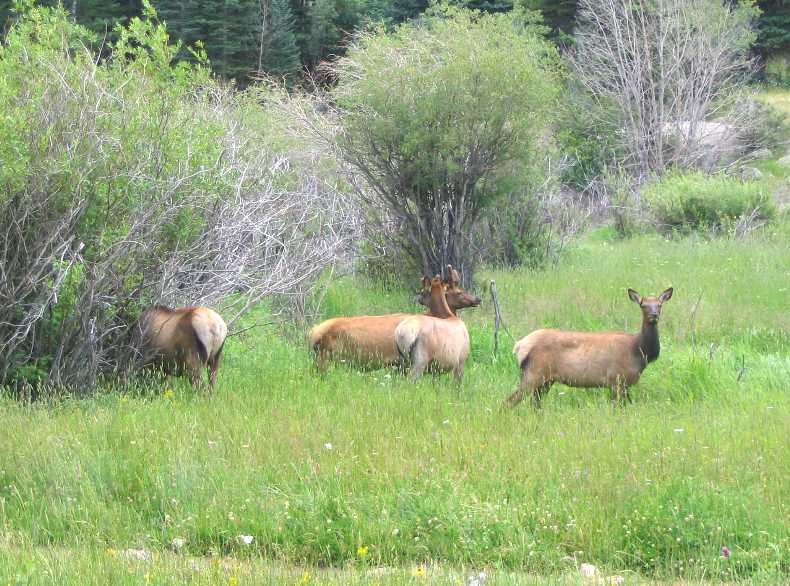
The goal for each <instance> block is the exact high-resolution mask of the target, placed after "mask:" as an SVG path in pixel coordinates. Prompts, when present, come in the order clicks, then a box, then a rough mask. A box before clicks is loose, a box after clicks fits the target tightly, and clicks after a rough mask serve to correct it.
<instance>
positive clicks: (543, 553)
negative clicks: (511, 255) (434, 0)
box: [0, 220, 790, 584]
mask: <svg viewBox="0 0 790 586" xmlns="http://www.w3.org/2000/svg"><path fill="white" fill-rule="evenodd" d="M788 246H790V229H788V223H787V221H786V220H785V221H784V222H783V223H781V224H779V225H776V226H774V227H771V228H768V229H766V230H764V231H763V232H761V233H759V234H756V235H754V236H752V237H750V238H748V239H745V240H737V241H736V240H729V239H712V240H707V239H702V238H685V239H678V240H665V239H663V238H661V237H659V236H655V235H653V236H642V237H639V238H637V239H632V240H629V241H620V240H616V239H614V238H612V237H611V235H610V231H609V230H608V229H607V228H602V229H598V230H597V231H594V232H592V233H591V234H589V235H588V236H587V237H585V238H584V239H583V240H582V241H581V242H579V243H578V244H577V245H575V246H574V247H573V248H572V249H571V250H570V251H569V253H568V254H567V255H566V256H565V258H564V259H563V260H562V261H561V262H560V263H559V264H558V265H557V266H556V267H552V268H549V269H546V270H543V271H535V272H532V271H527V270H519V271H512V272H505V271H496V272H485V271H484V272H482V273H481V274H480V275H479V280H480V282H481V283H487V282H488V280H489V279H491V278H493V279H495V280H496V282H497V287H498V290H499V295H500V298H501V302H502V309H503V313H504V317H505V320H506V325H507V328H508V331H509V332H510V333H511V334H512V335H513V336H516V337H520V336H521V335H524V334H526V333H527V332H529V331H531V330H532V329H534V328H537V327H541V326H552V327H563V328H576V329H584V330H597V329H627V330H635V329H636V328H637V327H638V325H639V320H640V312H639V309H638V308H637V307H636V306H635V305H634V304H633V303H632V302H631V301H629V299H628V297H627V295H626V288H627V287H629V286H631V287H634V288H636V289H637V290H638V291H639V292H640V293H643V294H656V293H657V292H659V291H661V290H663V289H664V288H666V287H667V286H669V285H672V286H674V287H675V295H674V296H673V298H672V299H671V300H670V301H669V302H667V304H666V305H665V307H664V311H663V313H662V319H661V324H660V329H661V342H662V353H661V357H660V359H659V360H658V362H656V363H654V364H652V365H651V366H649V367H648V369H647V370H646V372H645V373H644V375H643V377H642V379H641V381H640V383H639V385H638V386H637V387H635V388H634V390H633V391H632V396H633V399H634V403H633V405H630V406H628V407H626V408H617V407H614V406H612V405H611V403H610V401H609V399H608V392H607V391H605V390H600V391H596V390H588V391H585V390H576V389H569V388H566V387H563V386H561V385H555V386H554V387H553V388H552V390H551V392H550V393H549V395H548V396H547V397H546V399H545V400H544V408H543V409H542V411H541V412H535V411H533V410H532V408H531V406H530V405H529V403H528V402H527V401H525V402H524V403H522V405H521V406H520V407H519V408H517V409H515V410H506V409H503V408H502V400H503V399H504V398H505V397H506V396H507V394H509V393H510V392H512V390H513V389H514V388H515V385H516V383H517V381H518V376H519V369H518V367H517V366H516V364H515V361H514V360H513V358H512V356H511V354H510V350H511V347H512V339H511V338H510V337H509V334H508V333H506V332H503V333H502V334H501V337H502V341H501V347H500V349H499V352H498V353H497V354H494V351H493V309H492V305H491V303H490V299H489V296H488V294H487V292H485V291H484V290H483V287H481V290H480V293H481V294H482V296H483V297H484V303H483V305H482V306H481V307H480V308H478V309H473V310H467V311H466V313H464V314H463V317H464V319H465V320H466V322H467V324H468V326H469V329H470V335H471V339H472V346H473V350H472V355H471V357H470V359H469V361H468V362H467V369H466V378H465V381H464V384H463V387H462V388H461V389H457V388H456V387H455V386H454V385H453V383H452V380H451V377H450V376H436V377H432V376H426V377H424V378H423V379H422V380H420V381H419V382H418V383H417V384H416V385H411V384H409V383H408V381H407V380H406V379H404V378H403V377H402V376H400V375H399V374H398V373H397V372H396V371H395V370H391V371H388V370H381V371H374V372H358V371H356V370H353V369H350V368H347V367H345V366H344V365H339V366H337V367H334V368H333V369H331V370H330V372H329V373H327V374H326V375H325V376H324V377H323V378H320V377H318V376H316V374H315V373H314V372H313V371H312V369H311V355H310V352H309V351H308V349H307V347H306V344H305V343H304V342H303V341H302V338H301V334H299V333H291V334H283V333H281V332H279V331H277V330H276V329H274V328H273V327H271V326H268V327H261V328H256V329H252V330H249V331H248V332H246V333H244V334H242V335H241V336H238V337H233V338H230V339H229V341H228V343H227V346H226V353H225V357H224V364H223V367H222V369H221V370H220V376H219V382H218V386H217V389H216V392H215V393H214V394H213V395H207V394H202V393H196V392H193V391H192V390H191V389H190V388H189V387H188V385H187V384H185V382H183V381H175V382H174V383H173V384H172V386H166V387H164V388H162V389H160V390H159V392H157V393H141V392H136V391H135V390H133V389H121V390H113V391H107V392H105V393H101V394H99V395H98V396H97V397H95V398H93V399H88V400H68V399H66V400H64V399H60V400H57V401H50V402H48V401H42V402H38V403H34V404H31V405H25V404H21V403H19V402H17V401H14V400H11V399H6V400H3V401H2V403H1V404H0V450H2V454H3V457H2V460H1V461H0V462H1V464H0V523H1V524H2V525H1V526H0V584H5V583H11V584H49V583H74V584H107V583H115V584H126V583H129V584H139V583H157V584H160V583H162V584H164V583H180V582H183V581H192V582H194V583H207V584H218V583H228V584H241V583H268V582H273V583H285V584H288V583H294V584H295V583H305V582H312V583H337V584H345V583H374V582H379V583H386V584H400V583H404V584H408V583H418V582H420V581H422V582H426V583H436V584H444V583H446V584H453V583H459V580H461V579H462V578H463V577H464V576H467V575H471V574H474V573H478V572H480V571H485V572H487V574H488V575H489V579H488V581H487V582H486V583H487V584H514V583H523V584H533V583H563V582H566V583H575V582H576V581H577V576H578V573H577V571H576V567H577V566H578V565H579V564H581V563H582V562H586V563H592V564H595V565H596V566H597V567H599V568H600V569H601V571H602V572H603V574H604V575H606V576H610V575H614V574H617V575H620V576H623V577H624V578H625V579H626V581H627V582H632V583H636V582H641V581H643V580H666V579H683V580H688V581H691V582H695V581H698V582H708V581H710V582H715V581H719V580H728V581H735V580H741V579H744V580H750V581H755V582H761V583H780V582H782V581H784V580H787V579H788V578H789V577H790V498H789V495H790V444H789V443H788V430H790V394H788V388H789V386H788V380H789V379H790V291H789V290H788V289H790V255H789V254H788ZM410 297H411V296H410V295H409V294H407V293H406V292H402V291H389V292H388V291H382V290H378V289H377V288H376V287H375V286H373V285H371V284H366V283H364V282H360V281H352V280H350V279H348V278H346V279H340V280H337V281H335V282H334V283H333V284H332V286H331V288H330V290H329V291H328V293H327V294H326V296H325V298H324V300H323V303H322V311H323V314H324V316H331V315H351V314H365V313H368V314H376V313H383V312H391V311H395V310H411V311H419V309H420V308H418V307H416V306H413V305H411V304H410ZM256 318H258V319H260V318H261V315H258V316H252V317H251V319H256ZM240 536H250V537H252V541H251V542H250V543H249V544H246V543H245V542H244V541H245V539H244V538H243V537H240ZM174 540H176V541H174ZM181 540H183V544H182V541H181ZM246 541H250V540H249V537H248V538H247V539H246ZM174 544H175V545H174ZM722 547H727V548H728V549H729V550H730V552H731V555H730V557H729V558H725V557H723V556H722V555H721V551H722ZM132 549H134V550H144V553H139V552H138V553H137V554H136V553H134V552H130V551H129V550H132ZM137 555H140V556H142V557H145V558H148V557H149V556H150V558H151V559H145V560H139V559H137V557H136V556H137Z"/></svg>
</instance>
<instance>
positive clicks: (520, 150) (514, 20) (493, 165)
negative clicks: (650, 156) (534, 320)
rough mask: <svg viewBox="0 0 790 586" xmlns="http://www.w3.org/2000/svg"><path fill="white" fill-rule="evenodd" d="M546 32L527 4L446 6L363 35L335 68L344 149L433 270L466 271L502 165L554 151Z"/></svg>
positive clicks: (497, 191)
mask: <svg viewBox="0 0 790 586" xmlns="http://www.w3.org/2000/svg"><path fill="white" fill-rule="evenodd" d="M544 32H545V31H544V28H543V27H542V26H540V25H538V24H537V23H536V21H535V20H534V17H532V16H530V15H528V14H526V13H522V12H516V11H514V12H512V13H508V14H493V15H492V14H480V13H477V12H473V11H469V10H462V9H457V8H452V7H450V6H447V5H438V6H436V7H434V9H432V11H430V12H429V13H428V15H427V16H426V17H425V18H424V19H422V20H421V21H420V23H418V24H409V25H402V26H400V27H398V28H397V29H396V30H395V31H393V32H388V31H387V30H385V29H383V28H381V29H377V30H375V31H374V32H372V33H369V34H366V35H363V36H360V37H359V38H358V39H357V42H356V43H354V44H353V45H352V46H351V47H349V50H348V56H347V57H345V58H343V59H341V60H339V61H338V62H337V64H336V65H334V66H333V68H332V69H333V73H334V75H336V76H337V79H338V85H337V86H336V88H334V90H333V92H332V97H333V99H334V103H336V104H337V105H338V106H339V110H338V115H339V121H340V125H341V127H342V132H341V134H340V136H339V141H338V145H339V146H338V150H339V154H340V156H341V157H342V158H343V160H344V161H345V162H346V163H347V164H348V165H349V166H350V167H351V168H352V169H353V170H354V171H355V172H356V174H357V175H358V176H361V177H362V178H364V179H365V181H366V183H367V186H368V189H366V190H361V191H362V194H363V195H364V196H366V197H368V198H369V199H368V204H369V207H370V209H371V210H374V211H375V212H380V216H379V220H380V221H381V223H384V224H386V223H389V222H392V220H393V219H395V220H396V221H397V223H398V225H399V227H400V230H401V232H402V234H403V235H404V238H402V239H399V241H398V242H403V243H406V244H407V248H406V249H405V250H403V249H401V250H400V254H404V255H408V256H412V257H414V258H416V259H417V260H418V263H419V264H420V265H421V266H422V268H423V270H424V271H425V272H426V273H430V274H433V273H437V272H440V271H441V270H442V267H443V266H444V265H446V264H448V263H449V264H453V265H454V266H456V267H459V268H462V269H463V271H462V272H463V274H464V278H465V279H468V278H469V275H470V273H471V268H472V265H473V263H474V261H475V260H476V259H475V258H474V257H473V255H471V254H470V253H469V247H468V246H467V243H466V242H465V238H466V235H467V234H469V233H470V231H471V229H472V228H473V226H474V225H475V223H476V221H477V220H478V219H479V218H480V216H481V213H482V212H483V210H484V209H485V208H486V207H488V206H492V205H494V204H496V202H497V201H498V199H499V198H500V197H501V196H503V195H504V194H506V193H508V192H509V186H508V185H505V183H504V182H503V181H500V179H501V178H502V177H504V176H505V173H504V172H503V170H506V169H509V168H510V167H511V166H515V167H517V168H519V169H521V168H525V167H527V166H530V165H532V164H533V163H534V162H535V161H537V160H542V158H543V156H544V151H545V148H544V145H543V144H542V142H541V141H542V139H544V138H545V136H546V134H547V129H548V127H549V124H550V121H551V120H552V119H553V117H554V116H555V115H556V110H557V97H558V94H559V86H558V83H557V78H558V73H559V69H560V64H559V58H558V55H557V52H556V50H555V49H554V48H553V47H552V46H551V45H550V44H549V43H548V42H547V41H546V40H545V38H544V37H543V33H544ZM398 242H396V243H394V244H393V248H395V247H396V246H397V245H398Z"/></svg>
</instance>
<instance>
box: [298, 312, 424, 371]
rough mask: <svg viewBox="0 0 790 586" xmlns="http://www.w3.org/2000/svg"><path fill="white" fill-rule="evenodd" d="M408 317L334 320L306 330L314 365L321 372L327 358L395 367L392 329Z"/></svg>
mask: <svg viewBox="0 0 790 586" xmlns="http://www.w3.org/2000/svg"><path fill="white" fill-rule="evenodd" d="M409 315H410V314H408V313H393V314H390V315H376V316H371V315H362V316H358V317H336V318H333V319H328V320H326V321H325V322H322V323H320V324H318V325H317V326H315V327H314V328H313V329H312V330H311V331H310V345H311V346H312V347H313V348H314V349H315V351H316V366H317V367H318V369H319V370H323V369H325V368H326V363H327V360H328V359H330V358H332V359H334V360H339V361H343V360H345V361H348V362H351V363H353V364H357V365H362V366H367V367H372V368H375V367H381V366H386V365H389V364H397V363H398V361H399V355H398V350H397V348H396V347H395V328H396V327H398V324H399V323H400V322H402V321H403V320H404V319H405V318H407V317H409Z"/></svg>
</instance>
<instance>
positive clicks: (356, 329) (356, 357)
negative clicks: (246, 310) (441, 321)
mask: <svg viewBox="0 0 790 586" xmlns="http://www.w3.org/2000/svg"><path fill="white" fill-rule="evenodd" d="M448 269H449V271H450V272H449V275H450V276H449V280H450V282H451V284H450V286H449V287H448V290H447V292H446V301H447V305H448V306H449V308H450V311H451V312H457V311H458V310H459V309H464V308H467V307H477V306H478V305H480V298H479V297H476V296H474V295H472V294H470V293H467V292H466V291H464V290H463V289H461V288H460V287H459V286H458V282H459V281H460V279H459V278H458V272H457V271H455V270H454V269H453V268H452V267H449V266H448ZM453 280H454V281H455V282H454V284H452V281H453ZM422 286H423V288H422V293H421V294H420V295H419V297H418V301H419V303H421V304H422V305H426V306H428V307H429V310H428V314H430V311H431V310H430V280H429V279H427V278H423V282H422ZM412 315H413V314H408V313H393V314H389V315H376V316H370V315H362V316H357V317H336V318H332V319H328V320H326V321H324V322H322V323H320V324H318V325H317V326H315V327H314V328H313V329H312V330H311V331H310V334H309V340H310V346H311V347H312V348H313V351H314V352H315V365H316V368H317V369H318V370H319V371H324V370H326V367H327V363H328V361H329V360H330V359H332V360H338V361H340V360H347V361H349V362H351V363H353V364H356V365H358V366H363V367H366V368H382V367H384V366H392V365H396V364H399V363H400V362H401V360H400V354H398V349H397V347H396V346H395V329H396V328H397V327H398V324H400V323H401V322H402V321H403V320H404V319H406V318H409V317H412Z"/></svg>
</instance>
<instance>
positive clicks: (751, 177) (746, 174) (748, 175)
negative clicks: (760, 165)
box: [741, 167, 763, 181]
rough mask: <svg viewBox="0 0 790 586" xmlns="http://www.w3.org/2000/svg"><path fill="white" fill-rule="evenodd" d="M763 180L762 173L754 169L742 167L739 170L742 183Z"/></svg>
mask: <svg viewBox="0 0 790 586" xmlns="http://www.w3.org/2000/svg"><path fill="white" fill-rule="evenodd" d="M762 178H763V172H762V171H760V170H759V169H755V168H754V167H744V168H743V169H741V179H743V180H744V181H757V180H758V179H762Z"/></svg>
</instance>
